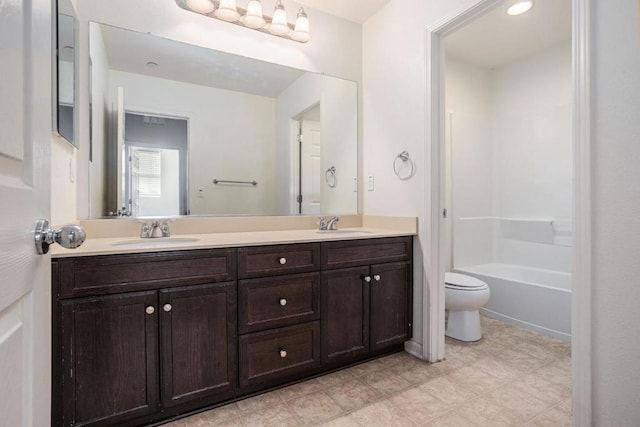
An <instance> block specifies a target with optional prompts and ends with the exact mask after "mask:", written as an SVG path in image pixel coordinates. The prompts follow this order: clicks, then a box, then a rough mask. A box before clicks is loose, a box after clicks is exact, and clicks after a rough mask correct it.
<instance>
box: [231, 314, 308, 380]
mask: <svg viewBox="0 0 640 427" xmlns="http://www.w3.org/2000/svg"><path fill="white" fill-rule="evenodd" d="M318 367H320V322H318V321H315V322H310V323H304V324H301V325H296V326H288V327H286V328H280V329H274V330H270V331H265V332H257V333H254V334H249V335H242V336H240V387H241V388H256V389H257V388H265V387H271V386H273V385H276V384H278V383H279V382H282V381H284V380H287V379H292V377H294V376H296V375H298V376H301V374H306V373H311V371H313V370H314V369H315V368H318Z"/></svg>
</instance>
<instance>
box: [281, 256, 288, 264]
mask: <svg viewBox="0 0 640 427" xmlns="http://www.w3.org/2000/svg"><path fill="white" fill-rule="evenodd" d="M286 263H287V259H286V258H284V257H283V258H280V264H282V265H285V264H286Z"/></svg>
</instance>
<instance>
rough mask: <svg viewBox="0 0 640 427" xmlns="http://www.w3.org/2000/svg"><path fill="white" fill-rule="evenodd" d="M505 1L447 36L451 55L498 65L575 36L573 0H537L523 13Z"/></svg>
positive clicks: (447, 51)
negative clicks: (512, 9) (513, 13)
mask: <svg viewBox="0 0 640 427" xmlns="http://www.w3.org/2000/svg"><path fill="white" fill-rule="evenodd" d="M513 3H514V2H513V1H510V2H504V3H502V4H501V5H500V6H498V7H496V8H495V9H493V10H492V11H490V12H488V13H487V14H485V15H484V16H482V17H480V18H478V19H476V20H475V21H473V22H471V23H470V24H467V25H465V26H464V27H461V28H460V29H457V30H455V32H454V33H452V34H451V35H448V36H447V37H446V38H445V46H446V53H447V55H451V56H453V57H455V58H458V59H462V60H464V61H466V62H469V63H471V64H474V65H477V66H479V67H482V68H489V69H491V68H497V67H501V66H504V65H506V64H508V63H510V62H513V61H516V60H518V59H520V58H524V57H526V56H529V55H531V54H533V53H535V52H539V51H542V50H544V49H547V48H549V47H551V46H554V45H556V44H558V43H561V42H564V41H568V40H570V39H571V0H534V3H533V7H532V8H531V10H529V11H528V12H526V13H524V14H522V15H519V16H509V15H507V13H506V10H507V7H508V6H509V5H511V4H513Z"/></svg>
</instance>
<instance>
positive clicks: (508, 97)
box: [491, 42, 573, 272]
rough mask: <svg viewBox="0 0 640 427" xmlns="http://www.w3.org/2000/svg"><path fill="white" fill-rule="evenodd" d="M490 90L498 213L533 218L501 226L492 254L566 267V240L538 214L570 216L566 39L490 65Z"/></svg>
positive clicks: (553, 217) (568, 51) (540, 265)
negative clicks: (533, 52) (535, 51)
mask: <svg viewBox="0 0 640 427" xmlns="http://www.w3.org/2000/svg"><path fill="white" fill-rule="evenodd" d="M491 96H492V102H491V138H492V141H493V144H494V150H493V152H494V155H495V158H494V168H493V171H494V176H495V178H494V179H495V186H494V188H493V200H494V204H495V212H496V215H497V216H498V217H500V218H517V219H533V220H534V221H532V222H531V223H527V222H512V223H511V224H508V226H509V227H510V231H511V233H510V234H509V235H506V234H505V231H507V229H506V228H505V227H506V226H507V224H505V223H504V222H502V223H501V224H499V225H498V227H497V236H496V237H497V240H496V247H495V250H496V254H495V259H496V261H497V262H502V263H507V264H518V265H526V266H531V267H538V268H546V269H551V270H558V271H566V272H568V271H570V270H571V247H570V246H569V244H570V242H569V243H567V242H562V243H563V244H564V246H563V245H558V244H553V243H554V242H556V243H557V242H558V239H556V238H554V237H555V236H554V234H556V233H555V231H554V230H557V228H554V227H553V226H552V225H549V224H548V222H547V223H546V224H544V223H543V222H542V220H549V219H550V220H553V221H555V222H556V223H560V224H562V223H569V221H570V218H571V217H572V206H571V204H572V202H571V200H572V197H571V195H572V184H573V182H572V176H573V167H572V158H573V157H572V147H571V44H570V42H564V43H561V44H559V45H557V46H554V47H551V48H549V49H545V50H544V51H542V52H538V53H536V54H533V55H531V56H528V57H526V58H523V59H521V60H518V61H515V62H513V63H511V64H508V65H506V66H504V67H500V68H498V69H495V70H493V71H492V72H491ZM567 227H569V225H567ZM534 230H535V231H534ZM532 231H533V232H532Z"/></svg>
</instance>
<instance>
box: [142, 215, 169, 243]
mask: <svg viewBox="0 0 640 427" xmlns="http://www.w3.org/2000/svg"><path fill="white" fill-rule="evenodd" d="M171 221H175V219H174V218H171V219H165V220H163V221H162V223H161V222H160V221H158V220H157V219H154V220H153V221H152V222H151V225H149V224H147V223H146V222H145V221H138V222H140V223H142V228H141V229H140V237H142V238H147V239H150V238H158V237H170V236H171V232H170V230H169V222H171Z"/></svg>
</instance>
